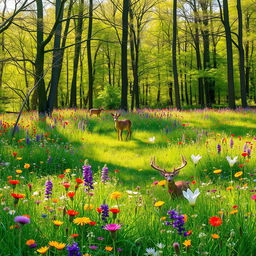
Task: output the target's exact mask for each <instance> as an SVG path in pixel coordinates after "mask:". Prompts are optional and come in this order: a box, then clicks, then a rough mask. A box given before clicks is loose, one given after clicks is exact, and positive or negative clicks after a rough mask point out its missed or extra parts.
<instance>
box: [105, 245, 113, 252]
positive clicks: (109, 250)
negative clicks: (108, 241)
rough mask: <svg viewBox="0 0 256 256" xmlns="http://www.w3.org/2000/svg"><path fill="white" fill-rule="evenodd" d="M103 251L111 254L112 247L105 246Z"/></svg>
mask: <svg viewBox="0 0 256 256" xmlns="http://www.w3.org/2000/svg"><path fill="white" fill-rule="evenodd" d="M105 250H106V251H108V252H111V251H112V250H113V247H111V246H106V247H105Z"/></svg>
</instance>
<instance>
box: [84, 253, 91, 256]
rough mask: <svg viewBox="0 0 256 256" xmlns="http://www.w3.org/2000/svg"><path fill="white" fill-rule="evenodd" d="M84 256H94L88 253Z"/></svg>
mask: <svg viewBox="0 0 256 256" xmlns="http://www.w3.org/2000/svg"><path fill="white" fill-rule="evenodd" d="M83 256H92V255H91V254H89V253H86V254H84V255H83Z"/></svg>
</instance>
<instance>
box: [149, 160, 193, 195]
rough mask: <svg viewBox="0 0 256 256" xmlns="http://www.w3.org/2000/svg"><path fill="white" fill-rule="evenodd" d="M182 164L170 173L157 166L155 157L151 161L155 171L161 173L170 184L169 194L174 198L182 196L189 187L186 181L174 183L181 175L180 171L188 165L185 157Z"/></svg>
mask: <svg viewBox="0 0 256 256" xmlns="http://www.w3.org/2000/svg"><path fill="white" fill-rule="evenodd" d="M181 158H182V164H181V166H180V167H178V168H174V169H173V171H172V172H168V171H166V170H165V169H162V168H160V167H159V166H157V165H156V162H155V157H153V158H152V159H151V161H150V165H151V167H152V168H154V169H155V170H157V171H159V172H160V174H161V175H162V176H164V178H165V179H166V180H167V182H168V192H169V193H170V195H171V196H172V197H178V196H182V191H183V190H187V189H188V188H189V185H188V183H187V182H186V181H176V182H175V181H174V178H175V177H176V176H177V175H178V174H179V172H180V170H181V169H182V168H184V167H185V166H186V165H187V161H186V159H185V157H184V156H181Z"/></svg>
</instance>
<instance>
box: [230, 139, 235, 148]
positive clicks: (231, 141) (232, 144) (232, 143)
mask: <svg viewBox="0 0 256 256" xmlns="http://www.w3.org/2000/svg"><path fill="white" fill-rule="evenodd" d="M229 145H230V148H233V146H234V141H233V139H232V138H231V139H230V141H229Z"/></svg>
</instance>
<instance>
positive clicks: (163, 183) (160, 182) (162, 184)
mask: <svg viewBox="0 0 256 256" xmlns="http://www.w3.org/2000/svg"><path fill="white" fill-rule="evenodd" d="M166 183H167V181H166V180H160V181H159V182H158V183H157V185H158V186H163V187H164V186H165V185H166Z"/></svg>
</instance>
